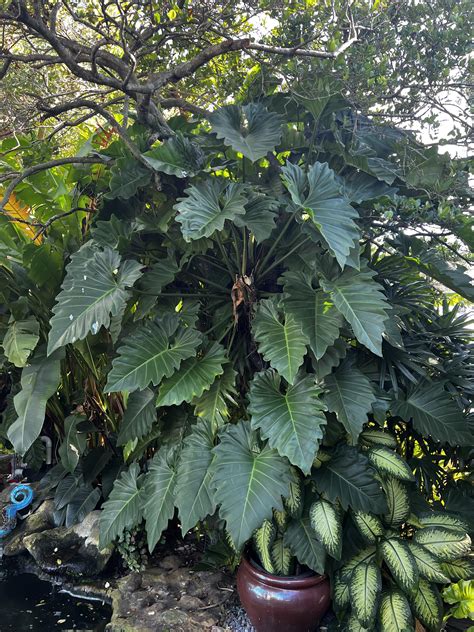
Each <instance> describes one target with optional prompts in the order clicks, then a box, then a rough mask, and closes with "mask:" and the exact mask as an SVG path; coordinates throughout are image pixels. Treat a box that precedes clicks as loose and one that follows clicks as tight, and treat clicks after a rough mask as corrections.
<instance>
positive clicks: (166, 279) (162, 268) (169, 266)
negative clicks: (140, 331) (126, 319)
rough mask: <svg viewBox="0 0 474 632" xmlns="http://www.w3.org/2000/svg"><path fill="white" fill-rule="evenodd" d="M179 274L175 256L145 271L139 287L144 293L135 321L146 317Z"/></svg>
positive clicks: (138, 305) (139, 299)
mask: <svg viewBox="0 0 474 632" xmlns="http://www.w3.org/2000/svg"><path fill="white" fill-rule="evenodd" d="M178 272H179V266H178V264H177V263H176V259H175V257H174V256H168V257H166V258H165V259H160V260H158V261H156V262H155V263H154V264H153V265H152V266H151V267H150V268H149V269H148V270H145V272H144V273H143V275H142V277H141V278H140V280H139V282H138V284H137V287H138V289H139V290H140V292H142V294H140V296H139V298H138V304H137V311H136V313H135V320H139V319H140V318H143V317H144V316H146V314H147V313H148V312H149V311H150V309H151V308H152V307H153V305H154V304H155V303H156V299H157V298H158V296H159V295H160V294H161V290H162V289H163V288H164V287H166V286H167V285H169V284H170V283H171V282H172V281H173V280H174V278H175V276H176V275H177V273H178Z"/></svg>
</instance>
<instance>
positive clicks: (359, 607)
mask: <svg viewBox="0 0 474 632" xmlns="http://www.w3.org/2000/svg"><path fill="white" fill-rule="evenodd" d="M381 590H382V577H381V574H380V568H379V567H378V566H377V564H376V562H375V560H372V561H370V562H367V563H363V564H359V565H358V566H356V568H355V569H354V571H353V573H352V577H351V580H350V584H349V593H350V600H351V606H352V612H353V613H354V615H355V616H356V618H357V620H358V621H359V623H361V624H362V625H363V626H365V627H369V626H371V625H372V624H373V622H374V621H375V615H376V613H377V607H378V602H379V596H380V591H381Z"/></svg>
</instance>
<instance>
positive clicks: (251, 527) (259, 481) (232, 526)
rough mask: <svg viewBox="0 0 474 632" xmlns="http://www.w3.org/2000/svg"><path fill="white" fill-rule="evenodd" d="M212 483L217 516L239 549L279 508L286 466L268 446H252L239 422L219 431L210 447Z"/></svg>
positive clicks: (285, 490) (285, 493) (285, 491)
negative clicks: (212, 464) (219, 434)
mask: <svg viewBox="0 0 474 632" xmlns="http://www.w3.org/2000/svg"><path fill="white" fill-rule="evenodd" d="M214 454H215V461H214V466H213V470H214V473H213V485H214V487H215V488H216V493H215V501H216V502H217V503H218V504H220V505H221V508H220V515H221V516H222V518H224V520H225V521H226V523H227V529H228V531H229V533H230V534H231V536H232V539H233V541H234V543H235V546H236V547H237V548H238V549H240V548H241V547H242V546H243V545H244V544H245V542H246V541H247V540H248V539H249V538H250V537H251V535H252V533H253V532H254V531H255V529H257V528H258V527H259V526H260V525H261V524H262V522H263V521H264V520H265V519H270V518H271V517H272V509H273V507H275V508H276V509H280V510H281V509H283V504H282V499H281V497H282V496H288V492H289V483H290V478H291V475H290V469H289V465H288V462H287V461H286V459H284V458H282V457H281V456H280V455H279V454H278V452H277V451H276V450H273V449H271V448H270V447H269V446H268V445H267V446H265V447H264V448H263V449H262V450H261V451H257V450H256V449H255V436H254V433H253V432H251V430H250V425H249V424H248V423H245V422H240V423H238V424H236V425H233V426H230V427H228V428H226V429H225V430H224V431H223V432H222V433H221V441H220V444H219V445H218V446H217V447H216V448H214Z"/></svg>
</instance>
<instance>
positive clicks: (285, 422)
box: [248, 369, 326, 473]
mask: <svg viewBox="0 0 474 632" xmlns="http://www.w3.org/2000/svg"><path fill="white" fill-rule="evenodd" d="M320 393H321V391H320V389H319V388H318V387H317V386H316V385H315V383H314V380H313V378H312V377H311V376H306V377H303V378H301V379H299V380H297V381H296V382H295V384H293V385H290V386H288V387H287V389H286V392H285V393H283V392H282V391H281V378H280V376H279V375H278V374H277V373H276V372H275V371H273V370H271V369H270V370H268V371H264V372H261V373H257V374H256V375H255V377H254V379H253V382H252V384H251V387H250V396H249V401H250V403H249V409H248V410H249V413H250V415H251V423H252V428H253V429H254V430H255V429H257V428H258V429H260V432H261V436H262V437H263V438H264V439H268V442H269V445H270V447H272V448H275V449H276V450H278V452H279V453H280V454H281V455H282V456H286V457H288V459H289V460H290V462H291V463H292V464H293V465H296V466H298V467H299V468H300V469H301V470H302V471H303V472H305V473H308V472H309V471H310V469H311V466H312V463H313V459H314V457H315V455H316V452H317V450H318V446H319V442H320V440H321V439H322V436H323V433H322V426H323V425H325V424H326V417H325V415H324V412H323V411H324V408H325V407H324V404H323V403H322V401H321V400H320V399H319V394H320Z"/></svg>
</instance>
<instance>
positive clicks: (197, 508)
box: [175, 420, 216, 534]
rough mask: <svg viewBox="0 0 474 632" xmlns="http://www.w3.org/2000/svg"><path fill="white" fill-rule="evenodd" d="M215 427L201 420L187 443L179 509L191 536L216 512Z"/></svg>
mask: <svg viewBox="0 0 474 632" xmlns="http://www.w3.org/2000/svg"><path fill="white" fill-rule="evenodd" d="M214 431H215V430H214V424H213V423H212V422H211V421H208V420H206V421H200V422H198V423H197V424H195V425H194V426H193V429H192V431H191V434H190V435H189V436H188V437H186V439H185V440H184V447H183V450H182V452H181V457H180V461H179V467H178V475H177V480H176V501H175V502H176V506H177V507H178V511H179V518H180V521H181V531H182V532H183V534H185V533H187V532H188V531H189V529H192V528H193V527H194V526H196V524H197V523H198V522H199V521H200V520H203V519H204V518H205V517H206V516H208V515H212V514H213V513H214V511H215V510H216V503H215V501H214V492H213V489H212V488H211V478H212V472H211V463H212V460H213V454H212V449H213V447H214Z"/></svg>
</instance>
